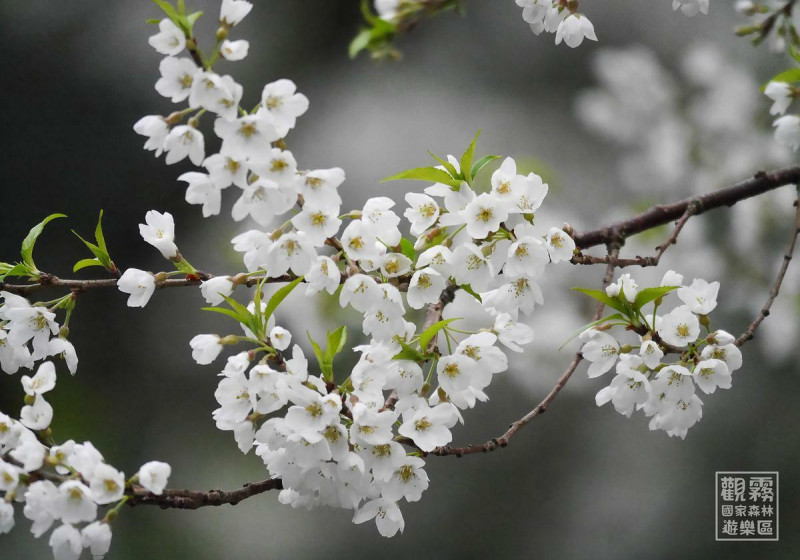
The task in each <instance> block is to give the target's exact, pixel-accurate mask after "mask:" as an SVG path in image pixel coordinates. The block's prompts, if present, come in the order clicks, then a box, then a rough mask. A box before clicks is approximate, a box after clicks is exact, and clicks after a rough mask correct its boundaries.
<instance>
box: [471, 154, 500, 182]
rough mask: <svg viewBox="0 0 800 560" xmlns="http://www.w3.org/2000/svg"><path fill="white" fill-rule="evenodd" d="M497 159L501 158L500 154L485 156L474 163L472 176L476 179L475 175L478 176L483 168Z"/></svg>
mask: <svg viewBox="0 0 800 560" xmlns="http://www.w3.org/2000/svg"><path fill="white" fill-rule="evenodd" d="M496 159H500V156H493V155H489V156H483V157H482V158H481V159H479V160H478V161H476V162H475V163H473V164H472V171H470V176H471V177H472V179H475V177H477V176H478V173H480V172H481V169H483V168H484V167H486V166H487V165H488V164H490V163H492V162H493V161H494V160H496Z"/></svg>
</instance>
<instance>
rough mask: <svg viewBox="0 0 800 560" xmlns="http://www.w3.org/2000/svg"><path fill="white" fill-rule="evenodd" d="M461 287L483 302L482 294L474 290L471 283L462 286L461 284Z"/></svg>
mask: <svg viewBox="0 0 800 560" xmlns="http://www.w3.org/2000/svg"><path fill="white" fill-rule="evenodd" d="M459 288H461V289H462V290H464V291H465V292H467V293H468V294H469V295H471V296H472V297H474V298H475V299H477V300H478V301H479V302H481V303H483V300H482V299H481V296H480V294H478V292H476V291H475V290H473V289H472V286H470V285H469V284H461V286H459Z"/></svg>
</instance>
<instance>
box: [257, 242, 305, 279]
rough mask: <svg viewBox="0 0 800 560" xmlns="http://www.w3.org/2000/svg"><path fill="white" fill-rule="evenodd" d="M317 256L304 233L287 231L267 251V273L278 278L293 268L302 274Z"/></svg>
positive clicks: (298, 273) (296, 272)
mask: <svg viewBox="0 0 800 560" xmlns="http://www.w3.org/2000/svg"><path fill="white" fill-rule="evenodd" d="M316 257H317V254H316V252H315V251H314V248H313V247H312V246H311V244H310V243H309V242H308V241H307V240H306V239H305V236H304V235H303V234H302V233H300V234H297V233H285V234H283V235H281V237H280V238H279V239H278V240H277V241H276V242H275V243H273V244H272V246H270V248H269V250H268V251H267V263H266V264H267V275H268V276H269V277H270V278H277V277H278V276H282V275H284V274H286V272H287V271H288V270H289V269H291V270H292V272H294V273H295V274H296V275H298V276H302V275H304V274H305V273H306V272H308V269H309V268H311V263H312V262H313V261H314V259H316Z"/></svg>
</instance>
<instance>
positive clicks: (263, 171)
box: [248, 148, 340, 211]
mask: <svg viewBox="0 0 800 560" xmlns="http://www.w3.org/2000/svg"><path fill="white" fill-rule="evenodd" d="M248 166H249V167H250V169H252V170H253V172H254V173H256V174H257V175H258V176H259V177H264V178H265V179H269V180H270V181H275V182H276V183H278V184H280V185H285V186H291V187H292V188H299V186H300V182H301V181H300V178H299V177H298V175H297V161H296V160H295V159H294V156H293V155H292V152H290V151H289V150H281V149H280V148H272V149H271V150H269V151H268V152H264V153H261V154H259V155H258V156H257V157H254V158H251V159H250V161H248ZM339 202H340V201H339V200H338V198H335V199H334V198H331V197H325V196H322V197H318V196H311V197H308V198H306V203H309V204H315V205H318V206H322V207H325V208H331V207H335V208H336V209H337V211H338V208H339Z"/></svg>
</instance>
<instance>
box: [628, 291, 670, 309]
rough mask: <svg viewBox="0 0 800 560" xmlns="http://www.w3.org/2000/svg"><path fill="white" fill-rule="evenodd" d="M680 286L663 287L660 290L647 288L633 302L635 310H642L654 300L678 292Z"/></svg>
mask: <svg viewBox="0 0 800 560" xmlns="http://www.w3.org/2000/svg"><path fill="white" fill-rule="evenodd" d="M678 288H680V286H661V287H659V288H645V289H644V290H642V291H640V292H639V293H638V294H636V299H635V300H634V301H633V308H634V309H637V310H638V309H641V308H642V307H643V306H644V305H645V304H647V303H650V302H651V301H653V300H654V299H658V298H660V297H663V296H665V295H667V294H668V293H670V292H672V291H674V290H677V289H678Z"/></svg>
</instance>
